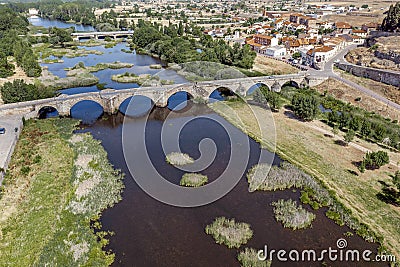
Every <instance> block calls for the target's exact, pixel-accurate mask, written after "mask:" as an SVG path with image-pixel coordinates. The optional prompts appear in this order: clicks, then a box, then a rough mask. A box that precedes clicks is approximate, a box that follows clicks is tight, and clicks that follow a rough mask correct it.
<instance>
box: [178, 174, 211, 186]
mask: <svg viewBox="0 0 400 267" xmlns="http://www.w3.org/2000/svg"><path fill="white" fill-rule="evenodd" d="M207 181H208V178H207V176H205V175H202V174H199V173H185V174H184V175H183V176H182V179H181V181H180V183H179V184H180V185H182V186H190V187H199V186H202V185H204V184H206V183H207Z"/></svg>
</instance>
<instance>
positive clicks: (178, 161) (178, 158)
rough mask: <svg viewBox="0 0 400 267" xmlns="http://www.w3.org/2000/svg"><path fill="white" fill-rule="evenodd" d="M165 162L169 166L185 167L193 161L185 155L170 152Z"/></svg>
mask: <svg viewBox="0 0 400 267" xmlns="http://www.w3.org/2000/svg"><path fill="white" fill-rule="evenodd" d="M165 160H166V161H167V162H168V163H169V164H171V165H177V166H181V165H186V164H192V163H194V159H193V158H191V157H190V156H189V155H188V154H186V153H180V152H172V153H169V154H168V155H167V156H166V157H165Z"/></svg>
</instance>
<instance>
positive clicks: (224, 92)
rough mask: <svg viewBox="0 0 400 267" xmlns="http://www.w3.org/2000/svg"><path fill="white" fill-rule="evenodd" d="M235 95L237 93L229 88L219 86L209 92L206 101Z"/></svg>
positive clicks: (224, 98) (219, 99)
mask: <svg viewBox="0 0 400 267" xmlns="http://www.w3.org/2000/svg"><path fill="white" fill-rule="evenodd" d="M237 96H238V95H237V94H236V93H235V92H234V91H233V90H232V89H231V88H229V87H226V86H219V87H217V88H216V89H214V90H213V91H212V92H210V93H209V96H208V101H209V102H215V101H221V100H226V99H228V98H231V97H237Z"/></svg>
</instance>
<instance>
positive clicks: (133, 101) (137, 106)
mask: <svg viewBox="0 0 400 267" xmlns="http://www.w3.org/2000/svg"><path fill="white" fill-rule="evenodd" d="M153 105H154V103H153V101H152V100H151V99H150V98H148V97H145V96H141V95H137V96H133V97H129V98H127V99H125V100H124V101H123V102H122V103H121V105H120V106H119V111H120V112H121V113H122V114H124V115H126V116H130V117H139V116H143V115H145V114H147V113H148V112H149V111H151V109H152V108H153Z"/></svg>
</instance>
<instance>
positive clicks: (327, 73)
mask: <svg viewBox="0 0 400 267" xmlns="http://www.w3.org/2000/svg"><path fill="white" fill-rule="evenodd" d="M356 47H357V45H355V44H354V45H349V46H348V47H346V48H345V49H343V50H342V51H340V52H339V53H338V54H337V55H335V56H334V57H333V58H331V59H330V60H329V61H328V62H326V63H325V65H324V67H323V69H321V70H314V69H312V70H309V71H308V72H307V73H309V74H310V75H315V76H324V77H330V78H333V79H336V80H338V81H340V82H342V83H344V84H347V85H349V86H351V87H353V88H355V89H357V90H359V91H360V92H362V93H364V94H366V95H368V96H370V97H372V98H375V99H376V100H379V101H381V102H383V103H385V104H387V105H388V106H390V107H392V108H394V109H397V110H399V111H400V105H399V104H397V103H395V102H393V101H391V100H389V99H387V98H386V97H384V96H382V95H380V94H377V93H375V92H374V91H372V90H370V89H368V88H366V87H364V86H362V85H359V84H357V83H355V82H352V81H350V80H347V79H345V78H343V77H341V76H340V75H338V74H337V73H335V72H334V71H333V66H334V64H335V61H336V60H339V62H346V60H345V59H344V56H345V55H346V54H347V53H348V52H349V51H350V50H352V49H354V48H356ZM346 63H347V62H346Z"/></svg>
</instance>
